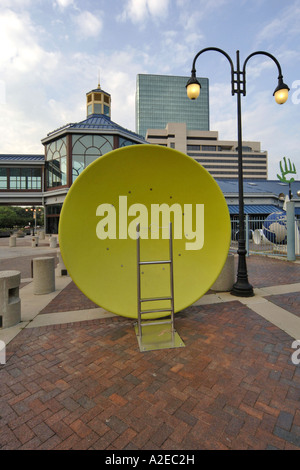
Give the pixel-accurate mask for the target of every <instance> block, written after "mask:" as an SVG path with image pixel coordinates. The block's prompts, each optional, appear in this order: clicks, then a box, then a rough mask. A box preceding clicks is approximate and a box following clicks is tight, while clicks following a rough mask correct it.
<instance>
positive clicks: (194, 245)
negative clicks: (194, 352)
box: [59, 144, 231, 318]
mask: <svg viewBox="0 0 300 470" xmlns="http://www.w3.org/2000/svg"><path fill="white" fill-rule="evenodd" d="M169 222H172V227H173V236H174V239H173V261H174V300H175V312H176V311H179V310H182V309H183V308H186V307H187V306H189V305H191V304H192V303H193V302H195V301H196V300H197V299H199V298H200V297H201V296H202V295H203V294H205V292H207V290H208V289H209V288H210V287H211V286H212V285H213V283H214V282H215V280H216V279H217V277H218V276H219V274H220V272H221V270H222V268H223V265H224V263H225V261H226V258H227V254H228V250H229V246H230V233H231V230H230V218H229V213H228V208H227V204H226V201H225V198H224V196H223V194H222V192H221V190H220V188H219V186H218V185H217V183H216V182H215V180H214V179H213V178H212V176H211V175H210V174H209V173H208V172H207V171H206V170H205V169H204V168H203V167H202V166H201V165H199V164H198V163H197V162H195V161H194V160H193V159H192V158H190V157H188V156H187V155H185V154H183V153H180V152H178V151H176V150H172V149H169V148H165V147H160V146H156V145H146V144H145V145H134V146H128V147H125V148H122V149H118V150H114V151H113V152H110V153H107V154H105V155H104V156H103V157H100V158H98V159H97V160H96V161H95V162H93V163H92V164H90V165H89V166H88V167H87V168H86V169H85V170H84V171H83V172H82V173H81V174H80V176H79V177H78V178H77V179H76V181H75V182H74V184H73V185H72V186H71V188H70V190H69V192H68V195H67V197H66V199H65V201H64V204H63V208H62V212H61V216H60V223H59V244H60V248H61V253H62V257H63V260H64V263H65V265H66V268H67V270H68V272H69V274H70V276H71V278H72V279H73V281H74V282H75V284H76V285H77V286H78V288H79V289H80V290H81V291H82V292H83V293H84V294H85V295H86V296H87V297H88V298H90V299H91V300H92V301H93V302H95V303H96V304H98V305H99V306H101V307H103V308H104V309H106V310H109V311H110V312H113V313H116V314H118V315H122V316H125V317H130V318H136V317H137V254H136V225H137V224H138V223H139V224H140V227H141V228H140V248H141V259H142V260H143V261H156V260H166V259H168V258H169V240H168V239H167V237H168V226H169ZM140 269H141V289H142V292H141V294H142V297H144V298H150V297H151V298H152V297H165V296H168V295H169V294H170V287H169V279H170V277H169V266H168V265H162V264H158V265H145V266H141V268H140ZM167 302H168V301H160V302H155V306H154V303H153V302H151V303H150V302H149V303H145V304H144V305H143V309H144V310H149V309H153V308H168V305H169V304H168V303H167ZM158 316H162V315H161V314H157V313H150V314H148V315H145V316H144V318H156V317H158Z"/></svg>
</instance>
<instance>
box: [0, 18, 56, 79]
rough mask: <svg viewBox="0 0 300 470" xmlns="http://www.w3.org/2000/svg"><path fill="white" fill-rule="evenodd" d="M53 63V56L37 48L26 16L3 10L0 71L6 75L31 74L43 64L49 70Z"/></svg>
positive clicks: (0, 27) (34, 31)
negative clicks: (12, 73) (5, 72)
mask: <svg viewBox="0 0 300 470" xmlns="http://www.w3.org/2000/svg"><path fill="white" fill-rule="evenodd" d="M44 61H45V62H44ZM53 61H55V55H54V54H52V53H48V52H46V51H45V50H44V49H42V47H41V46H39V44H38V40H37V38H36V30H35V28H34V26H33V24H32V23H31V20H30V17H29V16H28V15H27V14H22V15H17V14H16V13H14V12H13V11H11V10H4V11H3V12H2V13H0V66H1V68H2V69H4V70H5V71H6V70H7V73H9V72H14V73H16V72H17V73H26V72H32V71H33V70H34V69H35V67H37V66H38V65H39V64H42V63H43V62H44V63H45V65H47V66H50V68H51V66H52V65H53ZM7 66H8V68H7Z"/></svg>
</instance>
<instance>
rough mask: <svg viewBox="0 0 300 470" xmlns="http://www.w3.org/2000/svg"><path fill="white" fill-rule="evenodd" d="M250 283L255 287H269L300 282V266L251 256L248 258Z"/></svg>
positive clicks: (274, 259)
mask: <svg viewBox="0 0 300 470" xmlns="http://www.w3.org/2000/svg"><path fill="white" fill-rule="evenodd" d="M247 269H248V278H249V282H250V283H251V284H252V285H253V286H254V287H269V286H277V285H283V284H293V283H296V282H300V264H295V263H293V262H292V261H286V260H284V259H282V260H281V259H276V258H269V257H267V256H261V255H251V256H249V257H248V258H247Z"/></svg>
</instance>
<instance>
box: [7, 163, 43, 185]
mask: <svg viewBox="0 0 300 470" xmlns="http://www.w3.org/2000/svg"><path fill="white" fill-rule="evenodd" d="M9 188H10V189H37V190H41V189H42V172H41V168H10V176H9ZM2 189H4V188H2Z"/></svg>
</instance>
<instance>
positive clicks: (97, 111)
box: [0, 85, 300, 233]
mask: <svg viewBox="0 0 300 470" xmlns="http://www.w3.org/2000/svg"><path fill="white" fill-rule="evenodd" d="M86 97H87V98H86V112H87V117H86V118H85V119H84V120H83V121H80V122H77V123H69V124H66V125H64V126H62V127H60V128H58V129H56V130H54V131H51V132H49V133H48V134H47V136H46V137H45V138H43V139H42V144H43V145H44V150H45V153H44V155H43V154H40V155H30V154H29V155H23V154H14V155H12V154H0V205H15V206H18V205H19V206H26V205H28V206H29V205H31V206H38V205H43V206H44V207H45V224H46V232H47V233H58V223H59V215H60V211H61V207H62V204H63V201H64V199H65V197H66V194H67V192H68V190H69V188H70V186H71V185H72V183H73V182H74V181H75V180H76V178H77V177H78V175H79V174H80V173H81V172H82V171H83V170H84V168H86V167H87V166H88V165H89V164H90V163H91V162H93V161H94V160H96V159H97V158H99V157H100V156H102V155H104V154H105V153H107V152H110V151H111V150H114V149H117V148H121V147H124V146H127V145H139V144H148V143H149V142H146V141H145V139H144V138H143V137H142V136H140V135H138V134H136V133H135V132H132V131H130V130H128V129H125V128H124V127H122V126H120V125H119V124H117V123H115V122H113V121H112V120H111V117H110V116H111V107H110V105H111V100H110V95H109V94H108V93H107V92H105V91H103V90H102V89H101V88H100V85H98V88H96V89H94V90H91V91H90V92H89V93H87V94H86ZM215 179H216V181H217V183H218V185H219V186H220V189H221V190H222V192H223V194H224V196H225V199H226V201H227V204H228V209H229V213H230V217H231V219H232V220H236V219H237V218H238V212H239V201H238V193H239V188H238V179H237V178H234V177H232V178H228V177H227V178H220V177H215ZM291 190H292V193H293V195H294V200H295V206H296V207H295V212H296V215H297V216H298V218H300V198H299V197H297V192H298V191H300V181H294V182H293V183H292V184H291ZM288 194H289V185H288V184H286V183H282V182H280V181H279V180H266V179H263V178H257V179H251V178H249V179H247V178H245V180H244V210H245V214H249V216H255V217H260V218H264V217H267V216H268V215H269V214H270V213H272V212H274V211H276V210H278V209H279V208H282V207H283V204H284V200H285V197H286V196H287V195H288Z"/></svg>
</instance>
